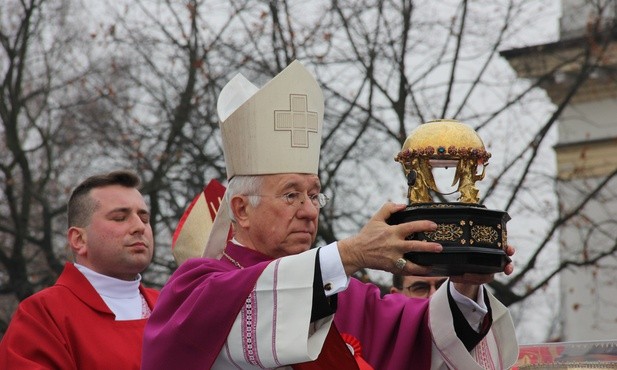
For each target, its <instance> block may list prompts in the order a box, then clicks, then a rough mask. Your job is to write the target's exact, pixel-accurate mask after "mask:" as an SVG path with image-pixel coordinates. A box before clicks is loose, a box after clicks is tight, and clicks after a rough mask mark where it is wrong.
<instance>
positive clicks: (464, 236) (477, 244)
mask: <svg viewBox="0 0 617 370" xmlns="http://www.w3.org/2000/svg"><path fill="white" fill-rule="evenodd" d="M417 220H431V221H433V222H435V223H437V230H436V231H434V232H428V233H415V234H413V235H410V236H409V237H408V239H410V240H423V241H432V242H437V243H440V244H441V245H443V251H442V252H441V253H427V252H409V253H406V254H405V256H404V257H405V258H407V259H408V260H410V261H412V262H413V263H416V264H418V265H424V266H432V267H433V269H432V271H431V273H430V275H432V276H452V275H461V274H463V273H481V274H489V273H497V272H502V271H503V269H504V267H505V266H506V264H507V263H508V262H510V257H508V256H507V255H506V252H505V248H506V245H507V231H506V223H507V222H508V221H509V220H510V216H509V215H508V213H507V212H504V211H497V210H489V209H486V208H485V207H484V206H482V205H478V204H469V203H420V204H412V205H410V206H408V207H407V208H405V209H404V210H403V211H400V212H397V213H395V214H393V215H392V216H391V217H390V219H389V220H388V223H389V224H391V225H397V224H400V223H403V222H409V221H417Z"/></svg>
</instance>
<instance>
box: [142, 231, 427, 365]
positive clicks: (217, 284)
mask: <svg viewBox="0 0 617 370" xmlns="http://www.w3.org/2000/svg"><path fill="white" fill-rule="evenodd" d="M226 252H227V253H228V254H229V255H230V256H231V257H232V258H233V259H235V260H236V261H237V262H239V264H240V265H241V266H243V267H245V268H244V269H238V268H237V267H236V266H234V265H233V264H232V263H231V262H229V261H228V260H227V259H226V258H223V259H222V260H216V259H208V258H195V259H189V260H187V261H186V262H185V263H183V264H182V265H181V266H180V267H179V268H178V270H177V271H176V272H175V273H174V274H173V275H172V276H171V278H170V279H169V281H168V283H167V284H166V285H165V287H164V288H163V289H162V290H161V295H160V297H159V299H158V302H157V305H156V306H155V308H154V310H153V312H152V315H151V316H150V319H149V320H148V324H147V325H146V329H145V332H144V344H143V356H142V369H143V370H152V369H167V368H169V369H171V368H174V369H210V368H211V366H212V364H213V363H214V361H215V360H216V358H217V356H218V355H219V353H220V351H221V349H222V347H223V345H224V343H225V341H226V338H227V335H228V333H229V331H230V329H231V327H232V325H233V323H234V321H235V319H236V316H237V315H238V313H239V312H240V310H241V308H242V306H243V305H244V303H245V301H246V298H247V296H248V295H249V294H250V292H251V291H252V289H253V287H254V286H255V283H256V282H257V279H258V278H259V276H260V275H261V273H262V272H263V270H264V269H265V268H266V266H267V265H268V263H269V262H270V258H269V257H268V256H265V255H263V254H261V253H258V252H256V251H253V250H251V249H247V248H243V247H240V246H237V245H234V244H232V243H229V244H228V245H227V248H226ZM399 298H400V299H399ZM338 299H339V303H338V309H337V312H336V314H335V322H336V325H337V327H338V328H339V331H340V332H341V333H348V334H351V335H353V336H354V337H356V338H358V339H359V340H360V341H361V345H362V353H363V357H364V358H365V359H366V360H367V361H368V362H369V363H370V364H371V365H372V366H373V367H374V368H375V369H379V370H389V369H410V368H413V369H429V368H430V354H431V339H430V333H429V330H428V322H427V316H428V300H414V299H407V298H403V297H394V296H392V297H386V298H385V299H381V298H380V297H379V290H378V289H377V288H376V287H375V286H373V285H369V284H362V283H360V282H358V281H357V280H355V279H352V281H351V283H350V286H349V288H348V289H347V290H346V291H345V292H343V293H340V294H339V298H338ZM411 361H413V362H411ZM411 364H414V365H413V367H410V366H411Z"/></svg>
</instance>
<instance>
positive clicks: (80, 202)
mask: <svg viewBox="0 0 617 370" xmlns="http://www.w3.org/2000/svg"><path fill="white" fill-rule="evenodd" d="M140 184H141V180H140V179H139V176H137V175H136V174H135V173H133V172H131V171H124V170H121V171H112V172H109V173H105V174H99V175H94V176H90V177H88V178H87V179H85V180H84V181H82V182H81V183H80V184H79V185H77V187H76V188H75V189H74V190H73V192H72V193H71V197H70V198H69V204H68V212H67V213H68V223H69V227H72V226H77V227H85V226H86V225H88V224H89V223H90V216H92V213H93V212H94V210H95V209H96V203H95V202H94V201H93V200H92V198H90V196H89V195H90V191H91V190H92V189H96V188H102V187H105V186H110V185H121V186H124V187H127V188H135V189H138V188H139V185H140Z"/></svg>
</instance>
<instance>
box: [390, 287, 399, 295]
mask: <svg viewBox="0 0 617 370" xmlns="http://www.w3.org/2000/svg"><path fill="white" fill-rule="evenodd" d="M400 292H401V291H400V290H398V289H396V288H395V287H390V294H394V293H400Z"/></svg>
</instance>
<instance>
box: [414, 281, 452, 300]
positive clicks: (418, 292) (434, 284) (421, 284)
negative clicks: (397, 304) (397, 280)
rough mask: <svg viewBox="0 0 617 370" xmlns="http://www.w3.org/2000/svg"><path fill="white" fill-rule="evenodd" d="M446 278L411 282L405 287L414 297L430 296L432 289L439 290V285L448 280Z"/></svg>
mask: <svg viewBox="0 0 617 370" xmlns="http://www.w3.org/2000/svg"><path fill="white" fill-rule="evenodd" d="M446 280H447V279H446V278H444V279H441V280H437V281H431V282H429V281H415V282H413V283H411V285H409V286H407V287H405V288H404V289H405V290H406V291H407V292H408V293H409V294H411V295H412V296H414V297H425V298H428V297H429V296H430V293H431V289H434V290H437V289H439V287H440V286H441V285H442V284H443V283H445V282H446Z"/></svg>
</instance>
